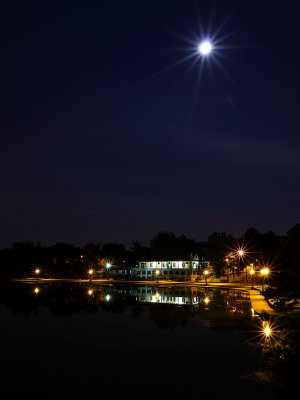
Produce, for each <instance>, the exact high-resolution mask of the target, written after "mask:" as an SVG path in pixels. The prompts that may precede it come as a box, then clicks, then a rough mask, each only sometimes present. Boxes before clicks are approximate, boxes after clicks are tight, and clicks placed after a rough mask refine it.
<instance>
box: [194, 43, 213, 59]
mask: <svg viewBox="0 0 300 400" xmlns="http://www.w3.org/2000/svg"><path fill="white" fill-rule="evenodd" d="M212 48H213V47H212V44H211V42H210V41H209V40H203V42H201V43H200V45H199V47H198V50H199V53H200V54H201V55H202V56H207V55H208V54H209V53H211V51H212Z"/></svg>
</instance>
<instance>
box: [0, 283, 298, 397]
mask: <svg viewBox="0 0 300 400" xmlns="http://www.w3.org/2000/svg"><path fill="white" fill-rule="evenodd" d="M0 289H1V290H0V304H1V305H2V306H4V307H5V308H6V309H7V310H9V311H10V312H11V313H12V314H14V315H16V314H20V315H30V314H35V315H36V314H38V313H39V312H40V311H42V310H44V309H46V310H47V311H48V312H50V313H51V314H53V315H59V316H62V315H64V316H68V315H81V314H86V315H97V314H98V313H100V312H104V313H112V314H120V315H121V314H125V313H129V315H130V316H131V318H133V319H142V318H144V316H145V313H147V315H148V316H149V320H150V321H151V323H152V324H153V325H154V326H155V327H157V328H158V329H160V330H164V331H166V330H168V331H172V330H175V328H178V327H179V328H182V327H188V326H190V325H191V323H193V324H196V325H195V326H197V327H198V326H203V327H204V328H208V329H209V330H211V331H213V332H214V334H219V335H221V334H224V333H225V334H229V333H231V332H232V333H234V332H236V331H237V330H239V331H242V332H243V334H244V335H245V338H246V340H245V344H247V345H248V346H255V347H256V348H259V349H260V351H261V360H260V365H259V368H258V369H255V370H253V371H251V372H248V373H247V374H245V375H244V378H245V379H247V380H255V381H256V382H257V381H258V382H260V383H263V384H268V385H271V386H272V387H274V388H276V390H277V391H278V393H284V395H285V398H288V397H287V394H288V393H289V392H290V391H291V390H292V388H293V387H295V384H296V382H297V379H298V377H299V376H300V368H299V365H298V359H299V348H300V343H299V340H300V339H299V337H300V335H299V318H297V317H295V318H291V316H288V315H285V316H277V317H271V316H268V315H258V314H256V313H255V311H254V310H253V308H252V307H251V302H250V298H249V294H248V292H247V291H239V290H232V289H220V288H210V287H205V288H203V287H202V288H199V287H187V286H157V285H140V286H138V285H131V286H125V285H113V284H110V285H102V286H101V285H98V284H95V283H94V282H88V283H86V282H85V283H72V284H70V283H63V282H56V283H53V282H52V283H51V284H46V283H42V282H39V283H38V284H37V283H36V282H35V283H34V284H32V285H29V284H17V283H14V284H4V283H1V285H0Z"/></svg>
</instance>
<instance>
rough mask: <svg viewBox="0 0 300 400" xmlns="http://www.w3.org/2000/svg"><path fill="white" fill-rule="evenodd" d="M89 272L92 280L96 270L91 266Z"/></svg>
mask: <svg viewBox="0 0 300 400" xmlns="http://www.w3.org/2000/svg"><path fill="white" fill-rule="evenodd" d="M88 274H89V277H90V281H91V280H92V278H93V274H94V270H93V269H92V268H90V269H89V270H88Z"/></svg>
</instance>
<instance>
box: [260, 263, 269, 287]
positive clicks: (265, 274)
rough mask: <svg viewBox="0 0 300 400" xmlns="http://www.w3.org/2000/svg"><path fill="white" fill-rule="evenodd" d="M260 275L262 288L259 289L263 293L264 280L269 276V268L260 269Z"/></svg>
mask: <svg viewBox="0 0 300 400" xmlns="http://www.w3.org/2000/svg"><path fill="white" fill-rule="evenodd" d="M260 273H261V274H262V276H263V281H262V287H261V291H262V292H263V291H264V284H265V279H266V276H268V275H269V273H270V270H269V268H267V267H265V268H262V269H261V270H260Z"/></svg>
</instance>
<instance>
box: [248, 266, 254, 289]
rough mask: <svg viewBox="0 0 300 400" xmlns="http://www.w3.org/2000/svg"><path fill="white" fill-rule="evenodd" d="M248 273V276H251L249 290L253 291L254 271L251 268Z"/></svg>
mask: <svg viewBox="0 0 300 400" xmlns="http://www.w3.org/2000/svg"><path fill="white" fill-rule="evenodd" d="M249 272H250V275H251V289H253V288H254V286H253V279H254V274H255V270H254V269H253V268H251V269H250V271H249Z"/></svg>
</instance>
